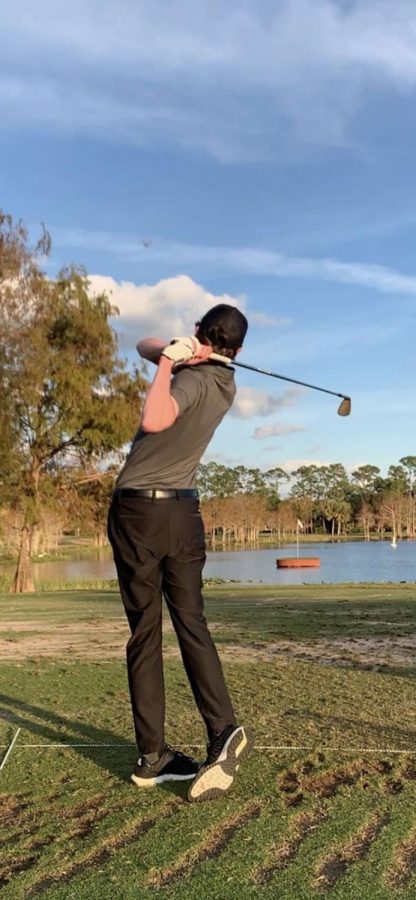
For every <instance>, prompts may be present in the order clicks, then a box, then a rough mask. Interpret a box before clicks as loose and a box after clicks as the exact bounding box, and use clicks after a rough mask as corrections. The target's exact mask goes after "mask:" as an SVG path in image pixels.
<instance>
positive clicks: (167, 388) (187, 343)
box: [138, 337, 212, 432]
mask: <svg viewBox="0 0 416 900" xmlns="http://www.w3.org/2000/svg"><path fill="white" fill-rule="evenodd" d="M142 344H145V346H144V347H143V348H142ZM160 345H161V342H160V341H159V340H158V339H157V338H147V339H146V341H143V342H140V344H139V345H138V349H139V347H140V348H141V349H143V350H146V352H148V353H152V355H153V354H154V355H156V353H157V354H158V360H159V361H158V369H157V372H156V375H155V377H154V379H153V382H152V384H151V386H150V389H149V391H148V393H147V396H146V400H145V403H144V407H143V413H142V421H141V427H142V429H143V431H148V432H158V431H164V430H165V428H170V426H171V425H173V423H174V422H175V421H176V419H177V418H178V415H179V412H180V410H179V404H178V402H177V400H176V398H175V397H174V396H173V395H172V394H171V376H172V369H173V367H174V366H175V365H192V364H194V365H195V364H197V363H201V362H205V361H206V360H207V358H208V357H209V356H210V354H211V352H212V348H211V347H205V346H202V345H201V344H200V343H199V341H198V340H197V339H196V338H195V337H190V338H177V339H176V340H175V341H174V342H173V343H172V344H168V345H167V346H166V345H164V346H160ZM139 352H140V351H139ZM147 358H149V357H147Z"/></svg>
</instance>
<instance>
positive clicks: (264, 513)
mask: <svg viewBox="0 0 416 900" xmlns="http://www.w3.org/2000/svg"><path fill="white" fill-rule="evenodd" d="M288 479H289V476H288V475H287V474H286V473H285V472H284V470H282V469H281V468H275V469H269V470H268V471H267V472H262V471H261V470H259V469H250V468H245V467H244V466H236V467H235V468H230V467H227V466H223V465H219V464H218V463H215V462H213V463H209V464H207V465H204V466H201V467H200V475H199V487H200V491H201V495H202V510H203V515H204V520H205V527H206V531H207V533H208V535H209V536H210V537H211V540H212V543H213V544H214V546H215V544H216V543H217V542H218V541H219V542H221V543H222V544H226V543H228V542H230V541H237V542H238V543H242V544H244V543H245V542H247V541H255V540H258V537H259V535H260V533H261V532H263V533H269V534H270V535H272V536H274V538H275V539H276V538H277V540H284V539H285V538H286V537H287V536H288V535H293V534H294V533H295V532H296V523H297V520H298V519H300V520H301V521H302V524H303V531H304V533H309V534H330V535H332V536H335V535H337V536H339V535H341V534H347V533H351V532H362V533H363V534H364V538H365V539H366V540H370V536H371V533H372V532H374V531H376V532H377V533H378V534H379V535H380V536H382V535H383V533H384V531H385V530H386V529H387V530H388V531H389V533H391V534H392V536H394V537H397V538H401V537H404V536H406V537H407V538H414V537H415V518H416V500H415V496H414V486H415V483H416V457H413V456H408V457H403V458H402V459H401V460H400V462H399V464H398V465H392V466H390V468H389V470H388V473H387V477H386V478H382V477H381V475H380V469H379V468H378V466H373V465H370V464H368V465H363V466H360V467H359V468H357V469H356V470H355V471H354V472H353V473H352V475H351V478H350V479H349V478H348V475H347V472H346V470H345V468H344V466H343V465H341V463H333V464H331V465H328V466H317V465H309V466H300V467H299V468H298V469H297V470H296V471H294V472H293V473H292V475H291V480H292V486H291V488H290V491H289V495H288V496H287V497H286V498H282V497H281V495H280V491H281V487H282V484H283V483H284V482H287V481H288Z"/></svg>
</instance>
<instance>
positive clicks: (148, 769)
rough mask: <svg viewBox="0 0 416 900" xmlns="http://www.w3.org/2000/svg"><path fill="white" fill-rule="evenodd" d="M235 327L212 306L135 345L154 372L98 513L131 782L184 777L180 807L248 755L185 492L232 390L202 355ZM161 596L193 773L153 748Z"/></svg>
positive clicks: (194, 510) (240, 332) (159, 692)
mask: <svg viewBox="0 0 416 900" xmlns="http://www.w3.org/2000/svg"><path fill="white" fill-rule="evenodd" d="M247 324H248V323H247V320H246V318H245V316H243V314H242V313H241V312H240V311H239V310H238V309H236V308H235V307H233V306H229V305H228V304H225V303H221V304H219V305H218V306H214V307H213V308H212V309H210V310H209V311H208V312H207V313H206V314H205V315H204V316H203V318H202V319H201V321H200V322H197V323H196V328H195V336H193V337H185V338H176V339H174V341H173V342H172V343H170V344H168V346H165V344H164V342H163V341H160V340H157V339H156V338H148V339H145V340H143V341H140V342H139V344H138V345H137V349H138V351H139V353H140V355H141V356H142V357H143V358H144V359H147V360H149V361H151V362H154V363H156V364H157V371H156V375H155V377H154V380H153V382H152V384H151V386H150V389H149V391H148V393H147V396H146V399H145V403H144V406H143V412H142V419H141V423H140V427H139V431H138V432H137V434H136V436H135V438H134V440H133V444H132V447H131V450H130V453H129V455H128V457H127V460H126V462H125V465H124V466H123V468H122V470H121V472H120V474H119V477H118V479H117V483H116V488H115V491H114V495H113V499H112V503H111V507H110V511H109V538H110V542H111V545H112V548H113V552H114V560H115V564H116V568H117V574H118V579H119V584H120V592H121V596H122V599H123V603H124V607H125V611H126V615H127V619H128V622H129V626H130V630H131V637H130V639H129V641H128V644H127V670H128V680H129V689H130V696H131V704H132V711H133V720H134V727H135V733H136V740H137V746H138V750H139V758H138V761H137V765H136V766H135V769H134V772H133V774H132V776H131V777H132V780H133V781H134V782H135V784H136V785H138V786H139V787H146V786H148V785H155V784H160V783H161V782H165V781H169V780H175V781H181V780H186V779H190V780H191V779H192V784H191V786H190V789H189V794H188V799H189V800H191V801H195V800H207V799H211V798H214V797H217V796H219V795H221V794H222V793H223V791H225V790H227V789H228V788H229V787H230V786H231V784H232V782H233V779H234V774H235V771H236V769H237V768H238V765H239V762H240V759H241V757H242V755H243V754H244V753H246V752H247V751H248V749H249V740H248V736H247V733H246V731H245V729H244V728H243V727H242V726H239V725H237V723H236V719H235V714H234V710H233V707H232V703H231V700H230V697H229V694H228V691H227V688H226V685H225V682H224V676H223V672H222V668H221V663H220V660H219V657H218V654H217V651H216V649H215V646H214V643H213V640H212V637H211V635H210V632H209V630H208V626H207V623H206V620H205V617H204V613H203V608H204V601H203V597H202V593H201V587H202V569H203V566H204V563H205V537H204V527H203V522H202V518H201V514H200V507H199V500H198V491H197V490H196V488H195V483H196V473H197V468H198V464H199V462H200V459H201V457H202V455H203V453H204V451H205V449H206V447H207V445H208V443H209V441H210V440H211V438H212V436H213V434H214V432H215V429H216V428H217V426H218V425H219V423H220V422H221V420H222V418H223V416H224V415H225V413H226V412H227V410H228V409H229V408H230V406H231V404H232V402H233V399H234V395H235V391H236V388H235V383H234V370H233V368H232V367H230V366H229V365H227V364H224V363H218V362H215V361H214V360H210V354H211V353H212V352H216V353H220V354H222V355H223V356H228V357H229V358H231V359H233V358H234V357H235V356H236V354H237V353H238V351H239V349H240V348H241V346H242V344H243V340H244V337H245V334H246V331H247ZM172 375H173V377H172ZM162 595H163V596H164V598H165V600H166V603H167V606H168V609H169V613H170V616H171V619H172V623H173V626H174V629H175V631H176V634H177V638H178V643H179V647H180V651H181V654H182V659H183V663H184V666H185V669H186V673H187V676H188V679H189V683H190V686H191V688H192V691H193V695H194V698H195V702H196V704H197V706H198V709H199V712H200V713H201V716H202V718H203V721H204V723H205V726H206V729H207V735H208V746H207V757H206V760H205V762H204V763H202V765H201V766H199V765H198V763H197V762H196V761H195V760H193V759H191V758H190V757H189V756H186V755H185V754H183V753H181V752H180V751H178V750H175V749H172V748H171V747H169V746H167V745H166V743H165V736H164V724H165V692H164V682H163V661H162Z"/></svg>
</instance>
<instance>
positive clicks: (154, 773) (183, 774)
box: [131, 746, 199, 787]
mask: <svg viewBox="0 0 416 900" xmlns="http://www.w3.org/2000/svg"><path fill="white" fill-rule="evenodd" d="M198 767H199V766H198V763H197V762H196V760H194V759H191V757H190V756H185V753H181V752H180V751H179V750H172V748H171V747H167V746H166V747H165V749H164V750H163V753H162V755H161V756H160V757H159V759H158V761H157V762H155V763H149V761H148V760H147V759H146V757H145V756H141V757H139V759H138V760H137V763H136V766H135V768H134V772H133V773H132V775H131V780H132V781H134V783H135V784H137V785H138V787H153V786H154V785H155V784H163V782H164V781H187V780H189V779H190V778H194V777H195V775H196V773H197V771H198Z"/></svg>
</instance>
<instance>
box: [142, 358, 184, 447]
mask: <svg viewBox="0 0 416 900" xmlns="http://www.w3.org/2000/svg"><path fill="white" fill-rule="evenodd" d="M162 349H163V347H162ZM159 356H160V354H159ZM173 365H174V363H173V361H172V360H171V359H167V358H166V356H160V362H159V365H158V368H157V372H156V375H155V377H154V379H153V382H152V384H151V385H150V389H149V391H148V393H147V396H146V400H145V403H144V406H143V413H142V421H141V427H142V428H143V431H150V432H158V431H163V430H164V429H165V428H170V426H171V425H173V423H174V422H175V421H176V419H177V418H178V414H179V407H178V404H177V402H176V400H175V398H174V397H172V395H171V393H170V382H171V377H172V368H173Z"/></svg>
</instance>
